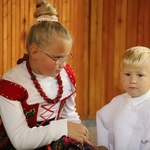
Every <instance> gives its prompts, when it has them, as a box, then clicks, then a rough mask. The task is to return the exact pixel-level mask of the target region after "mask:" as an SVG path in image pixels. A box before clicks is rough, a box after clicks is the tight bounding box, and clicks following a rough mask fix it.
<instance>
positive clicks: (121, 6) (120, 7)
mask: <svg viewBox="0 0 150 150" xmlns="http://www.w3.org/2000/svg"><path fill="white" fill-rule="evenodd" d="M126 7H127V1H124V0H116V12H115V40H114V41H115V42H114V58H113V60H114V68H113V70H115V71H113V72H114V73H113V76H114V79H113V87H114V89H115V90H114V94H113V96H116V95H118V94H120V93H121V92H122V90H120V89H121V88H120V87H119V85H120V74H119V69H120V58H121V55H122V52H123V51H124V50H125V49H126V47H125V46H126V44H125V43H126V39H125V37H126ZM118 41H119V42H118Z"/></svg>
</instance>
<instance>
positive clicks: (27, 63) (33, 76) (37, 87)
mask: <svg viewBox="0 0 150 150" xmlns="http://www.w3.org/2000/svg"><path fill="white" fill-rule="evenodd" d="M26 67H27V70H28V72H29V74H30V76H31V80H32V81H33V84H34V85H35V88H36V89H37V91H38V92H39V93H40V95H41V97H43V99H44V100H45V101H46V102H47V103H50V104H55V103H57V102H59V101H60V98H61V97H62V94H63V85H62V83H63V82H62V80H61V76H60V74H58V75H57V76H56V80H57V84H58V94H57V96H56V98H54V99H51V98H49V97H48V96H46V94H45V92H44V91H43V89H42V87H41V85H40V84H39V82H38V80H37V79H36V76H35V75H34V74H33V72H32V70H31V67H30V64H29V61H27V62H26Z"/></svg>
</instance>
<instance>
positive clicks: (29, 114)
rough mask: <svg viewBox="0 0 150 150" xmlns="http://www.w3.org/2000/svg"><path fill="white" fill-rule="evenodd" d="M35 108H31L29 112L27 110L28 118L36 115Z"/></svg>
mask: <svg viewBox="0 0 150 150" xmlns="http://www.w3.org/2000/svg"><path fill="white" fill-rule="evenodd" d="M35 111H36V110H35V109H31V110H29V111H28V112H26V114H25V115H26V117H27V118H32V117H34V115H35Z"/></svg>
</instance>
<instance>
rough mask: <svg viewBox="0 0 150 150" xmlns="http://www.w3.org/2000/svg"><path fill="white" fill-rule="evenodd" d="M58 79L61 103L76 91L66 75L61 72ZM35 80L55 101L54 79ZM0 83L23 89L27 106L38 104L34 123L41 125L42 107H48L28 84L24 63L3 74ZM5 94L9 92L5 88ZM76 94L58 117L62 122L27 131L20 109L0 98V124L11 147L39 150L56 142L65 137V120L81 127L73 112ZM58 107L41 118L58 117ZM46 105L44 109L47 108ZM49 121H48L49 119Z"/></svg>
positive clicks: (38, 77) (17, 102) (10, 101)
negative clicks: (2, 125)
mask: <svg viewBox="0 0 150 150" xmlns="http://www.w3.org/2000/svg"><path fill="white" fill-rule="evenodd" d="M60 75H61V79H62V81H63V91H64V92H63V95H62V98H61V100H62V99H64V98H65V97H67V96H69V95H70V94H71V93H72V92H73V91H75V88H74V86H73V85H72V83H71V81H70V79H69V77H68V74H67V73H66V71H65V69H62V71H61V73H60ZM36 77H37V80H38V81H39V83H40V84H41V87H42V89H43V91H44V92H45V93H46V95H47V96H48V97H50V98H52V99H53V98H55V97H56V95H57V92H58V85H57V81H56V79H55V78H53V77H47V76H42V75H36ZM3 79H5V80H9V81H11V82H14V83H17V84H19V85H21V86H22V87H24V88H25V89H26V90H27V92H28V99H27V103H28V104H36V103H39V104H40V105H39V109H38V115H37V121H42V120H43V119H42V118H41V117H40V114H42V113H43V112H44V111H45V110H44V109H43V108H42V107H41V105H43V104H47V103H46V102H45V100H43V98H42V97H41V96H40V94H39V93H38V91H37V89H36V88H35V87H34V85H33V82H32V80H31V77H30V74H29V73H28V71H27V68H26V63H25V62H23V63H22V64H20V65H17V66H16V67H14V68H12V69H11V70H10V71H8V72H7V73H6V74H4V76H3ZM8 90H11V89H9V88H8ZM75 96H76V94H73V95H72V96H71V97H70V98H69V99H68V100H67V101H66V104H65V106H64V108H63V110H62V112H61V117H62V118H64V119H61V120H57V121H51V123H50V125H46V126H41V127H33V128H29V127H28V125H27V122H26V118H25V115H24V113H23V109H22V105H21V103H20V102H19V101H17V100H16V101H14V100H13V101H12V100H8V99H6V98H4V97H2V96H0V115H1V118H2V120H3V124H4V126H5V129H6V130H7V133H8V136H9V138H10V140H11V142H12V143H13V145H14V147H15V148H16V149H19V150H23V149H25V150H27V149H28V150H29V149H35V148H38V147H42V146H45V145H48V144H50V143H51V142H52V141H55V140H58V139H59V138H60V137H61V136H63V135H66V136H67V135H68V128H67V120H70V121H73V122H77V123H80V119H79V116H78V114H77V112H76V109H75V102H74V98H75ZM59 104H60V103H57V104H56V105H55V106H54V107H52V108H51V110H52V111H53V113H51V114H50V112H47V113H44V117H49V116H50V115H51V117H50V118H54V117H55V116H56V115H57V113H58V112H57V111H58V108H59ZM50 106H51V104H49V105H48V106H47V107H50ZM50 118H49V119H50Z"/></svg>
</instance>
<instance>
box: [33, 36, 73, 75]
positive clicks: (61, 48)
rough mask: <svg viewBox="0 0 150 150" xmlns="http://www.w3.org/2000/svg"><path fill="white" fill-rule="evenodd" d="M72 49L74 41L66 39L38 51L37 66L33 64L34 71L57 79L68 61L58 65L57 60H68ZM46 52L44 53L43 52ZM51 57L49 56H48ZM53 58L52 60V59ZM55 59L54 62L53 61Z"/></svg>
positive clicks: (58, 40) (56, 41) (56, 40)
mask: <svg viewBox="0 0 150 150" xmlns="http://www.w3.org/2000/svg"><path fill="white" fill-rule="evenodd" d="M71 47H72V41H69V40H64V39H60V38H59V39H55V41H54V43H53V44H51V45H50V46H49V47H46V48H45V49H42V48H41V49H39V48H37V49H38V51H37V52H38V55H37V57H36V61H34V63H35V64H33V63H32V65H31V66H33V68H32V70H33V71H34V72H35V73H37V74H42V75H46V76H51V77H56V76H57V75H58V74H59V73H60V71H61V70H62V68H64V67H65V65H66V61H62V63H61V64H60V65H57V64H56V61H55V60H57V59H59V58H61V59H62V60H65V59H67V57H68V55H69V54H70V51H71ZM43 51H44V52H43ZM48 55H49V56H48ZM50 57H52V58H50ZM53 59H54V60H53Z"/></svg>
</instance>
